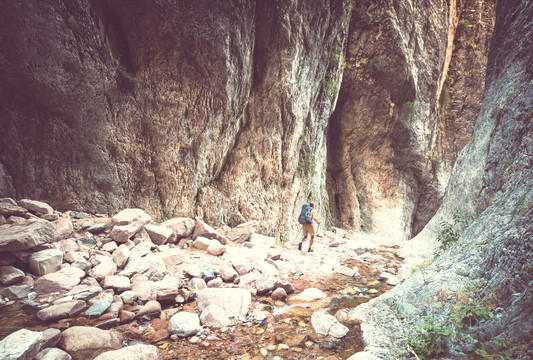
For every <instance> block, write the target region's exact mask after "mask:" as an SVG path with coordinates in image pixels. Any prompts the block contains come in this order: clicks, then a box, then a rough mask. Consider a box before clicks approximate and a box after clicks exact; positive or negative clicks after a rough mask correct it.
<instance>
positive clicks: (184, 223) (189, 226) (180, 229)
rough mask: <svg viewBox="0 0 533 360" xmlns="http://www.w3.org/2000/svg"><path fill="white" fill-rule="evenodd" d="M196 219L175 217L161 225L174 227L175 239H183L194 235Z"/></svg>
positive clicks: (173, 235)
mask: <svg viewBox="0 0 533 360" xmlns="http://www.w3.org/2000/svg"><path fill="white" fill-rule="evenodd" d="M194 224H195V221H194V220H193V219H190V218H173V219H169V220H166V221H164V222H162V223H161V226H165V227H168V228H170V229H172V231H173V234H172V237H173V238H175V240H174V242H175V241H178V240H181V239H182V238H186V237H189V236H191V235H192V233H193V231H194Z"/></svg>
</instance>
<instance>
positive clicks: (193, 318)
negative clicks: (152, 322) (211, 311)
mask: <svg viewBox="0 0 533 360" xmlns="http://www.w3.org/2000/svg"><path fill="white" fill-rule="evenodd" d="M201 329H202V327H201V326H200V319H199V318H198V315H197V314H196V313H190V312H187V311H180V312H178V313H177V314H175V315H174V316H172V317H171V318H170V323H169V324H168V331H169V332H170V333H172V334H176V335H177V336H179V337H186V336H191V335H196V334H197V333H198V332H199V331H200V330H201Z"/></svg>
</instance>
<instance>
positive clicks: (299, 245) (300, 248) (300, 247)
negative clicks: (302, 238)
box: [298, 243, 302, 251]
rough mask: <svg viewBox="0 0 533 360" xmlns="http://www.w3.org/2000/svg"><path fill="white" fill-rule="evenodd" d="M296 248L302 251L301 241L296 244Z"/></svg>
mask: <svg viewBox="0 0 533 360" xmlns="http://www.w3.org/2000/svg"><path fill="white" fill-rule="evenodd" d="M298 250H300V251H302V243H299V244H298Z"/></svg>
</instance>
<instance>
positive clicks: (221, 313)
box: [200, 304, 230, 329]
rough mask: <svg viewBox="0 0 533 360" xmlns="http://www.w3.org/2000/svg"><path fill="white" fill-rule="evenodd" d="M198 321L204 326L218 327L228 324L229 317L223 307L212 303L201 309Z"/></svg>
mask: <svg viewBox="0 0 533 360" xmlns="http://www.w3.org/2000/svg"><path fill="white" fill-rule="evenodd" d="M200 322H201V323H202V325H204V326H207V327H210V328H217V329H220V328H223V327H225V326H228V325H229V324H230V319H229V316H228V313H227V312H226V310H224V308H222V307H220V306H218V305H216V304H212V305H209V306H208V307H206V308H205V309H204V311H202V314H201V315H200Z"/></svg>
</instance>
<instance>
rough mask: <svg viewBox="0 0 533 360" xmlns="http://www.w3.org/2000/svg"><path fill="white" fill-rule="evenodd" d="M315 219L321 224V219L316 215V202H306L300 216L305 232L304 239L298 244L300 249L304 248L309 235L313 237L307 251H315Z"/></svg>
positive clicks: (299, 220)
mask: <svg viewBox="0 0 533 360" xmlns="http://www.w3.org/2000/svg"><path fill="white" fill-rule="evenodd" d="M313 221H316V223H317V224H320V221H318V219H317V218H316V215H315V204H314V203H309V204H304V205H303V206H302V211H301V213H300V216H299V217H298V222H299V223H300V224H302V231H303V233H304V237H303V239H302V241H301V242H300V243H299V244H298V250H302V244H303V243H304V241H305V240H306V239H307V235H309V236H310V237H311V239H310V240H309V249H308V250H307V252H314V250H313V242H314V241H315V228H314V226H313Z"/></svg>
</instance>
